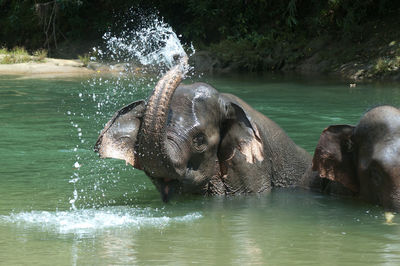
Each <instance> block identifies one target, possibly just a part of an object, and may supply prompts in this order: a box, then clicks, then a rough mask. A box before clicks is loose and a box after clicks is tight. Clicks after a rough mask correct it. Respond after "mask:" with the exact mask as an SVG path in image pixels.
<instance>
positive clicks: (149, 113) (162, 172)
mask: <svg viewBox="0 0 400 266" xmlns="http://www.w3.org/2000/svg"><path fill="white" fill-rule="evenodd" d="M186 66H187V58H181V59H180V63H178V64H177V65H176V66H175V67H173V68H171V69H170V70H169V71H168V72H167V73H166V74H165V75H164V76H163V77H162V78H161V79H160V80H159V81H158V83H157V85H156V87H155V89H154V91H153V93H152V94H151V96H150V97H149V100H148V101H147V102H146V101H144V100H139V101H136V102H133V103H131V104H129V105H127V106H125V107H123V108H122V109H120V110H119V111H117V112H116V113H115V115H114V116H113V117H112V118H111V120H110V121H109V122H108V123H107V124H106V126H105V127H104V129H103V130H102V131H101V133H100V135H99V138H98V140H97V142H96V144H95V148H94V150H95V152H97V153H99V155H100V157H101V158H117V159H122V160H125V161H126V163H127V164H130V165H132V166H133V167H134V168H137V169H140V170H143V171H144V172H145V173H146V175H147V176H148V177H149V178H150V179H151V181H152V182H153V184H154V185H155V187H156V188H157V190H158V191H159V192H160V194H161V198H162V200H163V201H164V202H168V201H169V200H170V198H171V197H172V195H174V194H182V193H184V194H201V195H234V194H245V193H259V192H264V191H269V190H271V189H272V188H273V187H289V186H296V185H297V184H298V183H299V182H300V181H301V180H303V179H302V178H303V175H304V174H305V172H306V171H307V169H308V168H309V165H311V155H309V154H308V153H307V152H306V151H305V150H304V149H302V148H301V147H299V146H297V145H296V144H295V143H294V142H293V141H292V140H291V139H290V138H289V137H288V135H287V134H286V133H285V132H284V131H283V130H282V129H281V128H280V127H279V126H278V125H277V124H276V123H275V122H273V121H272V120H270V119H269V118H267V117H266V116H264V115H263V114H261V113H259V112H258V111H256V110H254V109H253V108H252V107H250V106H249V105H248V104H247V103H245V102H244V101H243V100H241V99H239V98H238V97H236V96H234V95H232V94H225V93H219V92H218V91H217V90H216V89H215V88H213V87H212V86H211V85H208V84H206V83H201V82H199V83H194V84H180V83H181V81H182V79H183V77H184V74H185V71H186V70H185V67H186Z"/></svg>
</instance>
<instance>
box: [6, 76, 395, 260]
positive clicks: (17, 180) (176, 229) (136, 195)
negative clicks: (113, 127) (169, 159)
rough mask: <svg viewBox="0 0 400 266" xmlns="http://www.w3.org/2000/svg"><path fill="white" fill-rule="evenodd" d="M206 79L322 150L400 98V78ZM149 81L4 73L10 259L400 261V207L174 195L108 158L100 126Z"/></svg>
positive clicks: (282, 195) (144, 91) (290, 197)
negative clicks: (335, 134) (352, 82)
mask: <svg viewBox="0 0 400 266" xmlns="http://www.w3.org/2000/svg"><path fill="white" fill-rule="evenodd" d="M202 80H203V81H207V82H209V83H210V84H212V85H214V86H215V87H216V88H217V89H218V90H219V91H221V92H230V93H234V94H236V95H237V96H239V97H241V98H242V99H244V100H245V101H247V102H248V103H249V104H250V105H252V106H253V107H254V108H255V109H257V110H259V111H261V112H262V113H264V114H265V115H267V116H268V117H270V118H271V119H273V120H274V121H276V122H277V123H278V124H279V125H280V126H281V127H282V128H283V129H284V130H285V131H286V132H287V133H288V135H289V136H290V137H291V138H292V139H293V140H294V141H295V142H296V143H297V144H298V145H300V146H302V147H304V148H305V149H306V150H308V151H309V152H310V153H312V152H313V149H314V147H315V145H316V143H317V141H318V137H319V134H320V132H321V131H322V130H323V129H324V128H325V127H326V126H328V125H330V124H343V123H350V124H355V123H356V122H357V120H358V119H359V117H360V115H362V113H363V112H365V111H366V110H367V109H368V108H371V107H373V106H376V105H379V104H393V105H397V106H400V85H399V84H358V86H357V87H355V88H350V87H349V84H348V83H346V82H343V81H340V80H335V79H321V78H310V77H309V78H304V79H299V78H285V77H281V76H269V77H255V76H240V77H224V78H202ZM149 82H150V83H151V82H153V81H151V80H150V81H149ZM153 83H154V82H153ZM141 84H142V85H141ZM143 84H144V83H143V82H137V81H135V80H133V79H132V80H130V79H122V80H121V79H116V78H112V77H108V78H107V77H96V78H91V79H49V80H44V79H41V80H40V79H26V78H25V79H21V77H15V76H0V123H1V130H0V162H1V163H0V265H14V264H27V265H35V264H40V265H115V264H116V265H136V264H142V265H165V264H169V265H186V264H189V263H198V264H203V265H204V264H214V265H250V264H267V265H277V264H280V265H288V264H300V265H311V264H315V265H321V264H324V265H342V264H351V265H366V264H372V265H376V264H384V265H398V264H399V263H400V227H399V225H398V224H396V223H400V217H397V216H396V217H395V218H394V224H391V225H389V224H386V223H385V219H384V210H383V209H382V208H380V207H378V206H373V205H369V204H366V203H363V202H360V201H357V200H353V199H343V198H337V197H334V196H326V195H320V194H316V193H311V192H308V191H302V190H297V191H294V190H277V191H273V192H271V193H267V194H261V195H247V196H237V197H228V198H226V197H209V198H206V197H201V196H185V197H179V198H176V199H174V200H173V201H172V202H170V203H168V204H164V203H162V201H161V200H160V196H159V194H158V192H156V191H155V189H154V187H153V185H152V184H151V183H150V181H149V180H148V178H147V177H146V176H145V175H144V174H143V173H142V172H140V171H138V170H135V169H133V168H132V167H130V166H126V165H125V163H124V162H122V161H118V160H111V159H109V160H100V159H99V158H98V157H97V155H96V154H95V153H94V152H93V151H92V147H93V145H94V143H95V142H96V139H97V136H98V133H99V131H100V130H101V129H102V128H103V125H104V123H106V122H107V121H108V119H109V118H110V117H111V115H112V114H113V112H114V111H116V110H117V109H118V108H119V107H122V106H123V105H125V104H128V103H130V102H132V101H134V100H137V99H141V98H144V97H146V96H147V95H148V94H149V93H150V88H151V86H143Z"/></svg>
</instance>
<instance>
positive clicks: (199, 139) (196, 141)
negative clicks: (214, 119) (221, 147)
mask: <svg viewBox="0 0 400 266" xmlns="http://www.w3.org/2000/svg"><path fill="white" fill-rule="evenodd" d="M193 147H194V148H195V149H196V150H197V151H199V152H202V151H204V150H205V149H206V148H207V138H206V135H204V134H203V133H198V134H197V135H195V136H194V137H193Z"/></svg>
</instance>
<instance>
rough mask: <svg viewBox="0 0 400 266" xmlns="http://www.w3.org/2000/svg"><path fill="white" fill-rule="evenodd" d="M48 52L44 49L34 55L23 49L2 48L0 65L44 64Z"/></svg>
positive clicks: (0, 49)
mask: <svg viewBox="0 0 400 266" xmlns="http://www.w3.org/2000/svg"><path fill="white" fill-rule="evenodd" d="M46 58H47V51H46V50H44V49H41V50H37V51H35V52H33V54H32V55H30V54H29V53H28V51H26V49H25V48H23V47H14V48H13V49H11V50H8V49H7V48H0V64H19V63H28V62H44V60H45V59H46Z"/></svg>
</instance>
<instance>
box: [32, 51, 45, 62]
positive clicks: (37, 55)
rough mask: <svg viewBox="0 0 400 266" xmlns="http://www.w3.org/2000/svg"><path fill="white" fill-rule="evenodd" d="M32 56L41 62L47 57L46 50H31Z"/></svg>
mask: <svg viewBox="0 0 400 266" xmlns="http://www.w3.org/2000/svg"><path fill="white" fill-rule="evenodd" d="M33 56H34V59H35V61H39V62H42V61H44V60H45V59H46V58H47V50H45V49H39V50H37V51H35V52H33Z"/></svg>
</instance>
